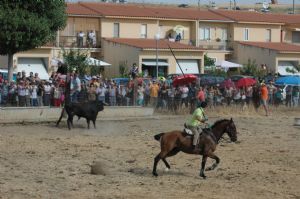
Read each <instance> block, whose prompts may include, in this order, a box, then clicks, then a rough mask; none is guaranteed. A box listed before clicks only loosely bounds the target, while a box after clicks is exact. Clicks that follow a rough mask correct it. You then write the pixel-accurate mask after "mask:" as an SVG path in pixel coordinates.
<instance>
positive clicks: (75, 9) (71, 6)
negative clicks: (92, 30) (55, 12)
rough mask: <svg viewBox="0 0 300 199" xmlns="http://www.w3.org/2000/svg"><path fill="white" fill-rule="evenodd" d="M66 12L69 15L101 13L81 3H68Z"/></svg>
mask: <svg viewBox="0 0 300 199" xmlns="http://www.w3.org/2000/svg"><path fill="white" fill-rule="evenodd" d="M66 12H67V14H69V15H99V13H97V12H95V11H93V10H91V9H89V8H85V7H83V6H81V5H80V4H79V3H76V4H75V3H68V4H67V8H66Z"/></svg>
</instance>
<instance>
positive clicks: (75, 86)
mask: <svg viewBox="0 0 300 199" xmlns="http://www.w3.org/2000/svg"><path fill="white" fill-rule="evenodd" d="M80 91H81V82H80V79H79V77H78V74H77V73H74V74H73V78H72V80H71V102H78V95H79V92H80Z"/></svg>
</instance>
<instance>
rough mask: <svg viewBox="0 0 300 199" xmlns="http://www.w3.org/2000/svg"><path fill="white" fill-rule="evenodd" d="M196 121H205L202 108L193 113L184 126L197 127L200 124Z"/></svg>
mask: <svg viewBox="0 0 300 199" xmlns="http://www.w3.org/2000/svg"><path fill="white" fill-rule="evenodd" d="M198 119H200V120H203V119H205V116H204V110H203V109H202V108H197V109H196V110H195V111H194V113H193V115H192V117H191V118H190V119H189V120H188V121H187V122H186V125H188V126H192V127H198V126H200V125H201V124H202V123H201V122H200V121H199V120H198Z"/></svg>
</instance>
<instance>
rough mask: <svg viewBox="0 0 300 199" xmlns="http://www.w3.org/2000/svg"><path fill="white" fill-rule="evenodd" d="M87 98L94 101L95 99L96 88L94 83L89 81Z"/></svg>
mask: <svg viewBox="0 0 300 199" xmlns="http://www.w3.org/2000/svg"><path fill="white" fill-rule="evenodd" d="M88 99H89V101H96V99H97V88H96V86H95V85H94V83H91V84H90V87H89V89H88Z"/></svg>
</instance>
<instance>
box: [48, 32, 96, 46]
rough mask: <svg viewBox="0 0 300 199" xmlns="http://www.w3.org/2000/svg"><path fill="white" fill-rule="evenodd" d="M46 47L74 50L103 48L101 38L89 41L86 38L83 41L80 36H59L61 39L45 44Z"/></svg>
mask: <svg viewBox="0 0 300 199" xmlns="http://www.w3.org/2000/svg"><path fill="white" fill-rule="evenodd" d="M44 46H46V47H67V48H68V47H72V48H101V39H100V36H98V35H96V40H95V41H93V40H89V39H88V38H87V36H84V37H83V39H82V41H81V40H80V38H79V37H78V36H59V39H57V40H55V41H52V42H49V43H47V44H45V45H44Z"/></svg>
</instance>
